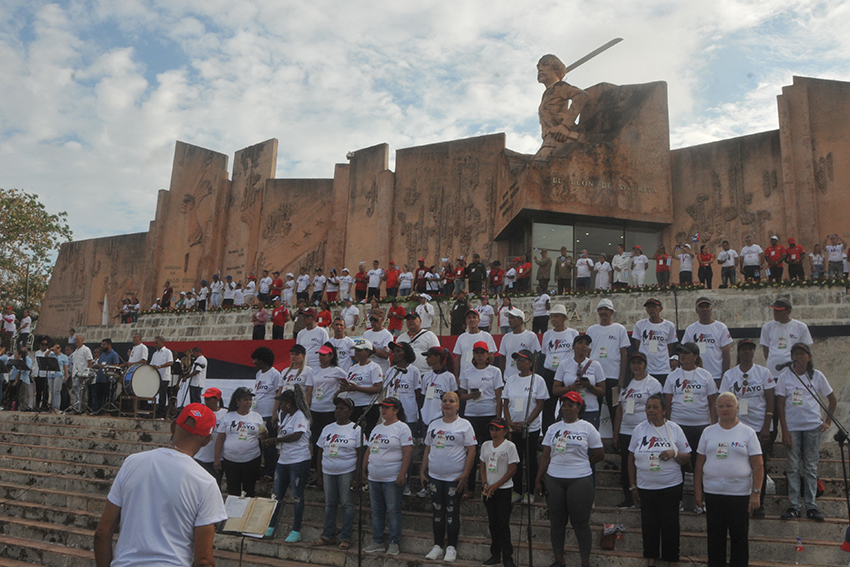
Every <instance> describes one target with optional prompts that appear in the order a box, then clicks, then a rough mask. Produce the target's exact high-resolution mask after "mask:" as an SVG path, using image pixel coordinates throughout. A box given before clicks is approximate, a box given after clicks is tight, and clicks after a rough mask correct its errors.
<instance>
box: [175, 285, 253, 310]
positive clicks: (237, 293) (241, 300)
mask: <svg viewBox="0 0 850 567" xmlns="http://www.w3.org/2000/svg"><path fill="white" fill-rule="evenodd" d="M233 305H245V294H244V293H243V292H242V290H241V289H239V288H237V289H235V290H234V291H233ZM184 307H185V305H184Z"/></svg>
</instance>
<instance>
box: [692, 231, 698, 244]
mask: <svg viewBox="0 0 850 567" xmlns="http://www.w3.org/2000/svg"><path fill="white" fill-rule="evenodd" d="M691 242H699V233H696V234H695V235H693V236H692V237H691Z"/></svg>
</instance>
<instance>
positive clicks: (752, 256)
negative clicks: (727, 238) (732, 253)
mask: <svg viewBox="0 0 850 567" xmlns="http://www.w3.org/2000/svg"><path fill="white" fill-rule="evenodd" d="M759 254H764V250H762V249H761V246H759V245H758V244H753V245H752V246H744V247H743V248H741V258H743V259H744V265H745V266H758V265H759Z"/></svg>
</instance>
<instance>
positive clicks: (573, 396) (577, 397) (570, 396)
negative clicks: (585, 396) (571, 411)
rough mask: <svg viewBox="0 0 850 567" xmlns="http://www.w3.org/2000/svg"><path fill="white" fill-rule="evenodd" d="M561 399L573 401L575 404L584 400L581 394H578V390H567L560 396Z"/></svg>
mask: <svg viewBox="0 0 850 567" xmlns="http://www.w3.org/2000/svg"><path fill="white" fill-rule="evenodd" d="M561 399H562V400H564V399H566V400H570V401H573V402H575V403H577V404H580V403H583V402H584V400H582V399H581V394H579V393H578V392H567V393H566V394H564V395H563V396H561Z"/></svg>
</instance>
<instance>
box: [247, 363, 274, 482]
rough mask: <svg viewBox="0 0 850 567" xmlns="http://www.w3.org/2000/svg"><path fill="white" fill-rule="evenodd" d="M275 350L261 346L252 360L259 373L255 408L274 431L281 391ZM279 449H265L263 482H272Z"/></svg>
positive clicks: (255, 386) (255, 387) (256, 379)
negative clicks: (277, 399) (275, 398)
mask: <svg viewBox="0 0 850 567" xmlns="http://www.w3.org/2000/svg"><path fill="white" fill-rule="evenodd" d="M274 359H275V357H274V352H272V350H271V349H270V348H268V347H259V348H257V349H255V350H254V352H252V353H251V361H252V362H253V363H254V368H256V369H257V374H256V376H255V381H254V406H253V409H254V411H256V412H257V413H258V414H260V415H261V416H262V417H263V420H265V422H266V429H267V430H269V431H274V428H275V426H276V424H275V421H274V420H275V416H277V403H275V400H274V397H275V396H276V395H278V394H279V393H280V372H278V371H277V369H275V367H274V366H273V365H274ZM277 457H278V454H277V449H276V448H275V446H274V445H268V446H266V447H265V448H264V449H263V478H262V481H263V482H271V480H272V478H273V477H274V469H275V466H276V464H277Z"/></svg>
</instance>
